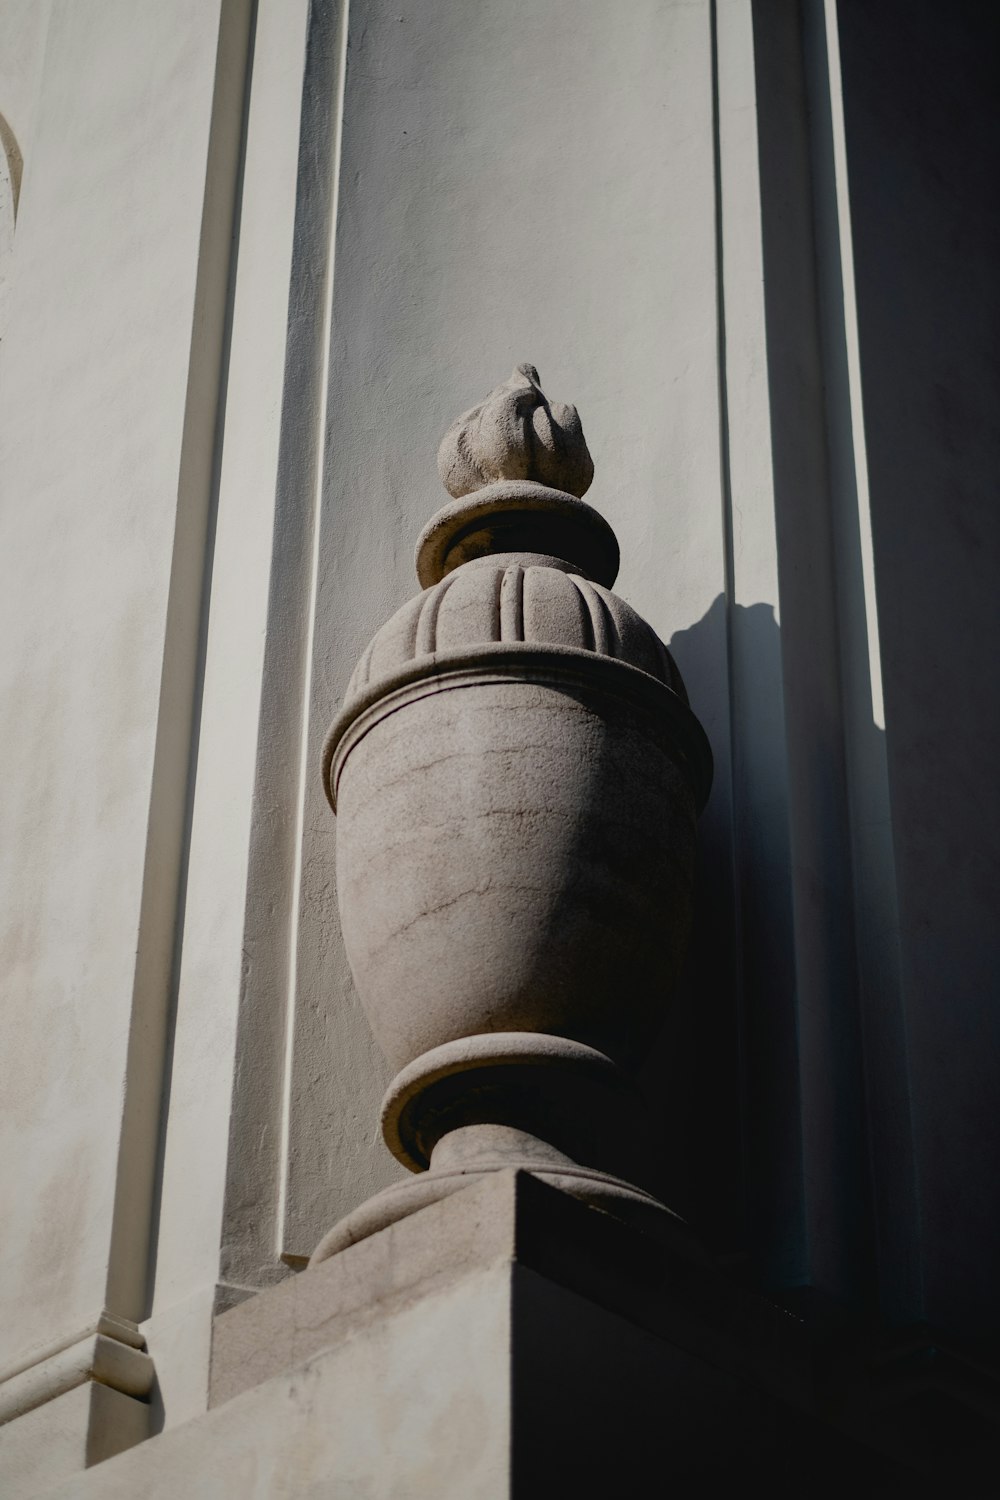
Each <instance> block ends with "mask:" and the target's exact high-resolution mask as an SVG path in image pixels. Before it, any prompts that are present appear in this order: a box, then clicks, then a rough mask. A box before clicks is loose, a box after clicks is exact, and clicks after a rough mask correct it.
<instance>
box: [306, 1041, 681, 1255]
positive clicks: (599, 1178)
mask: <svg viewBox="0 0 1000 1500" xmlns="http://www.w3.org/2000/svg"><path fill="white" fill-rule="evenodd" d="M638 1108H639V1103H638V1099H637V1096H636V1094H635V1091H634V1089H633V1087H632V1085H631V1083H630V1081H629V1079H628V1078H627V1076H626V1075H625V1074H624V1072H623V1071H622V1070H621V1068H620V1067H619V1066H618V1065H617V1064H616V1063H614V1062H613V1061H612V1060H611V1059H610V1058H608V1057H606V1056H605V1055H604V1054H603V1053H601V1052H598V1051H597V1050H596V1049H595V1048H592V1047H586V1046H584V1045H583V1044H582V1043H580V1042H574V1041H571V1040H569V1039H567V1038H565V1037H556V1036H550V1035H547V1034H541V1033H532V1032H496V1033H492V1034H488V1035H482V1036H474V1037H464V1038H461V1039H459V1040H457V1041H455V1042H451V1043H448V1044H447V1045H445V1046H443V1047H437V1048H435V1049H434V1050H433V1051H432V1052H429V1053H425V1054H424V1056H422V1057H419V1058H417V1059H416V1061H415V1062H413V1063H411V1064H410V1066H409V1067H407V1068H405V1069H404V1070H403V1071H402V1072H401V1073H400V1074H399V1075H398V1076H397V1077H396V1078H395V1079H394V1080H393V1083H392V1084H391V1085H390V1087H389V1090H388V1092H387V1094H386V1097H385V1101H384V1103H383V1108H382V1126H383V1133H384V1135H385V1139H386V1143H387V1145H388V1146H389V1148H390V1150H391V1151H392V1152H393V1154H394V1155H395V1156H396V1157H397V1158H398V1159H399V1160H400V1161H402V1162H403V1163H404V1164H405V1165H407V1166H408V1167H409V1168H410V1169H411V1171H414V1172H416V1173H417V1175H416V1176H415V1177H414V1178H413V1179H412V1180H411V1181H409V1182H401V1183H396V1184H394V1185H393V1186H392V1187H390V1188H386V1189H385V1190H384V1191H383V1192H381V1193H379V1194H377V1196H376V1197H374V1198H371V1199H369V1200H368V1202H367V1203H363V1204H362V1205H361V1207H360V1208H357V1209H355V1210H354V1212H353V1213H351V1214H349V1215H348V1216H347V1217H346V1218H344V1219H342V1220H341V1221H340V1223H339V1224H336V1225H335V1226H334V1227H333V1229H331V1230H330V1232H329V1233H328V1234H327V1235H325V1236H324V1238H323V1239H322V1240H321V1242H320V1244H319V1245H318V1246H317V1247H316V1250H315V1251H314V1253H313V1256H312V1259H311V1260H310V1265H318V1264H320V1263H321V1262H322V1261H324V1260H327V1259H329V1257H330V1256H331V1255H335V1254H337V1253H338V1251H340V1250H344V1249H346V1248H347V1247H348V1246H349V1245H352V1244H355V1243H356V1242H357V1241H359V1240H362V1239H365V1238H367V1236H368V1235H371V1234H376V1233H377V1232H378V1231H379V1230H381V1229H386V1228H388V1226H389V1225H390V1224H394V1223H396V1222H397V1221H398V1220H400V1219H404V1218H407V1217H408V1216H409V1215H410V1214H412V1213H416V1212H417V1211H418V1210H419V1209H422V1208H426V1207H428V1206H429V1205H430V1204H432V1203H437V1202H439V1201H440V1200H441V1199H443V1198H447V1197H449V1196H450V1195H451V1194H452V1193H455V1192H459V1191H460V1190H461V1189H462V1188H465V1187H468V1186H470V1185H471V1184H472V1183H473V1182H476V1181H479V1180H481V1179H482V1178H484V1177H486V1176H488V1175H490V1174H491V1173H493V1172H498V1171H510V1170H512V1169H513V1170H516V1171H523V1172H529V1173H530V1174H531V1175H532V1176H534V1177H538V1178H540V1179H541V1180H542V1181H543V1182H546V1183H548V1184H549V1185H550V1186H551V1187H554V1188H557V1189H559V1190H560V1191H561V1192H564V1193H567V1194H568V1195H569V1196H570V1197H573V1198H576V1199H578V1200H579V1201H581V1202H583V1203H586V1204H588V1205H589V1206H590V1207H592V1208H595V1209H598V1210H600V1211H602V1212H605V1213H608V1214H610V1215H612V1216H613V1217H615V1218H618V1219H621V1220H623V1221H624V1222H626V1223H629V1224H631V1225H632V1226H633V1227H635V1228H637V1229H639V1230H642V1231H644V1232H645V1233H647V1234H650V1235H652V1236H654V1237H655V1238H657V1239H659V1240H660V1241H661V1242H664V1243H669V1244H670V1245H671V1246H673V1247H675V1248H677V1249H681V1248H683V1249H684V1250H685V1252H686V1253H687V1254H688V1255H692V1254H695V1255H696V1254H697V1242H696V1241H695V1239H694V1236H693V1235H692V1234H691V1232H690V1230H689V1229H688V1227H687V1225H686V1224H685V1223H684V1221H683V1220H682V1219H680V1218H679V1217H678V1216H677V1215H676V1214H674V1213H673V1212H672V1211H671V1210H670V1209H668V1208H667V1207H666V1206H665V1205H664V1204H663V1203H661V1202H660V1201H659V1200H658V1199H657V1198H655V1197H653V1195H652V1194H650V1193H647V1192H645V1191H644V1190H643V1189H642V1188H640V1187H637V1186H635V1185H634V1184H633V1183H632V1182H630V1181H629V1180H628V1179H627V1178H626V1177H624V1176H621V1175H618V1173H617V1172H615V1171H613V1170H611V1168H612V1167H613V1166H614V1165H615V1164H617V1163H623V1164H625V1165H626V1166H627V1167H631V1166H633V1165H634V1164H635V1163H634V1162H633V1161H632V1160H631V1159H630V1158H631V1157H634V1150H633V1149H630V1148H634V1143H635V1141H636V1140H637V1139H641V1132H639V1131H637V1130H636V1129H635V1114H636V1111H637V1109H638ZM591 1121H593V1122H595V1124H596V1122H599V1126H597V1128H588V1122H591ZM585 1162H590V1163H593V1165H584V1164H583V1163H585Z"/></svg>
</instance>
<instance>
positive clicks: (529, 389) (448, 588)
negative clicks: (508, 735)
mask: <svg viewBox="0 0 1000 1500" xmlns="http://www.w3.org/2000/svg"><path fill="white" fill-rule="evenodd" d="M438 469H439V472H440V475H441V478H442V480H443V482H444V485H445V488H446V489H447V490H448V491H449V493H450V494H451V495H452V497H453V498H452V501H451V503H450V504H448V505H446V506H444V508H443V509H442V510H439V511H438V512H437V514H436V515H435V516H433V517H432V518H431V520H430V521H429V522H428V524H427V525H426V526H425V528H424V530H423V532H422V534H421V536H420V539H419V542H418V544H417V556H416V565H417V577H418V579H419V581H420V583H421V584H422V585H423V586H424V587H423V592H422V593H421V594H418V595H417V597H416V598H414V599H411V600H410V601H409V602H408V603H406V604H404V605H403V606H402V608H401V609H399V610H397V612H396V613H395V614H394V615H393V616H392V618H391V619H390V620H388V621H387V622H386V624H385V625H383V626H382V628H381V629H380V630H379V631H377V632H376V634H375V636H374V638H373V639H372V641H371V642H370V644H369V645H368V647H367V649H366V650H365V652H364V654H363V656H362V657H361V660H360V661H359V662H358V665H357V667H356V668H355V670H354V673H353V675H352V677H351V680H350V682H349V684H348V688H347V693H346V695H345V698H344V702H343V704H342V707H341V710H340V713H339V714H338V716H337V718H336V720H335V722H334V724H333V726H332V727H331V730H330V733H329V735H328V737H327V742H326V746H325V749H324V762H323V778H324V784H325V785H326V787H327V794H328V796H329V798H330V801H331V804H332V805H333V806H334V807H335V806H336V789H335V784H334V783H335V781H336V776H337V774H339V773H337V772H336V769H335V767H334V757H335V755H336V756H337V758H338V761H342V760H343V758H344V756H345V755H346V754H347V753H348V749H349V745H350V743H352V742H353V740H354V738H355V737H356V736H357V734H358V733H359V732H360V731H359V729H358V724H359V723H361V722H362V721H367V720H368V719H370V717H371V713H372V712H373V711H375V710H376V705H380V706H379V707H378V709H377V712H379V713H382V712H384V711H387V705H388V704H389V702H390V701H392V702H395V701H396V700H397V697H398V694H399V693H400V692H407V693H409V692H410V691H411V690H412V685H413V684H414V683H415V682H417V681H422V682H424V684H425V686H426V685H428V684H430V682H431V681H432V680H437V681H440V679H441V678H442V677H443V675H445V674H451V675H452V677H454V674H455V673H459V672H460V673H467V672H468V671H469V670H470V668H471V669H472V670H486V671H498V670H503V671H508V672H512V673H521V674H522V675H523V674H524V673H530V672H532V671H536V670H538V669H539V658H540V657H544V659H545V663H546V666H545V669H546V670H548V669H549V668H550V667H552V664H553V661H554V660H555V659H556V658H558V659H559V667H558V670H559V671H561V672H564V673H565V672H569V673H570V675H572V674H573V673H576V674H577V675H579V674H580V673H581V672H582V673H583V674H584V676H585V677H586V678H587V680H588V681H593V680H594V679H595V674H596V675H597V677H599V678H600V680H601V681H602V682H604V683H605V684H608V683H610V681H611V679H612V678H613V679H614V681H615V684H616V688H615V690H616V691H620V692H622V693H624V694H625V695H626V696H631V697H632V698H634V699H635V698H638V699H641V700H643V701H644V702H645V704H646V707H647V709H648V710H650V711H651V712H652V714H653V717H654V718H655V719H656V720H657V721H658V722H662V724H663V725H664V726H666V725H669V732H670V736H671V741H672V744H673V745H674V747H675V749H676V751H677V753H678V754H679V755H680V757H681V759H682V760H683V762H684V763H685V765H686V766H687V768H688V771H689V773H690V776H691V780H692V784H693V786H694V789H695V794H696V799H697V802H698V805H699V806H701V805H703V804H704V801H705V799H706V797H707V795H708V789H709V786H710V785H711V776H712V771H711V752H710V750H709V748H708V742H707V740H706V739H705V735H704V731H703V730H702V728H701V726H700V725H699V724H698V721H697V720H696V719H695V717H694V715H693V714H692V713H691V710H690V708H689V707H688V706H687V694H686V692H685V690H684V683H683V682H682V680H681V675H680V673H679V672H678V670H677V667H676V665H675V663H674V661H673V658H672V657H671V655H670V653H669V651H668V650H667V648H666V646H665V645H664V644H663V642H662V641H661V640H660V638H659V637H658V636H657V634H656V632H655V631H654V630H653V629H652V627H651V626H649V625H647V624H646V622H645V620H643V619H642V617H641V616H640V615H638V614H637V613H636V611H635V610H634V609H632V607H631V605H628V604H626V603H625V601H624V600H623V599H619V598H618V596H617V595H616V594H613V593H612V592H611V587H610V586H611V584H612V583H614V580H615V575H616V574H617V571H618V542H617V540H616V538H615V534H614V532H613V531H612V530H611V527H610V526H609V525H608V523H607V521H605V519H604V517H603V516H602V515H600V514H599V512H598V511H596V510H594V508H593V507H592V506H590V505H588V504H587V503H586V501H585V500H583V498H582V496H583V493H584V491H585V490H586V489H587V488H588V486H589V484H590V481H591V479H592V477H593V473H594V466H593V463H592V461H591V457H590V453H589V451H588V449H587V443H586V439H585V438H584V435H583V428H582V427H581V425H580V418H579V416H578V414H577V411H576V408H575V407H572V406H562V405H558V404H556V403H550V402H549V401H548V400H547V399H546V397H545V395H544V394H543V392H542V390H541V387H540V385H539V383H538V372H537V371H536V370H535V368H534V366H532V365H518V367H517V368H516V369H515V371H514V373H513V375H512V376H511V377H510V379H509V380H507V381H505V382H504V383H503V385H500V386H498V387H497V388H496V389H495V390H494V391H492V392H491V393H490V395H489V396H488V397H487V398H486V400H485V401H483V402H480V404H479V405H478V406H475V407H472V408H470V410H469V411H467V412H465V413H463V415H462V416H461V417H460V418H459V419H458V421H457V422H456V423H454V424H453V425H452V427H450V428H449V430H448V432H447V433H446V434H445V436H444V439H443V441H442V443H441V448H440V451H439V454H438ZM501 658H502V662H501ZM595 658H596V659H598V660H599V662H600V665H599V666H598V661H597V660H595ZM422 690H423V689H421V691H422ZM664 690H666V691H664ZM331 772H333V781H331Z"/></svg>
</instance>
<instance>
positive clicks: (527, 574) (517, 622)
mask: <svg viewBox="0 0 1000 1500" xmlns="http://www.w3.org/2000/svg"><path fill="white" fill-rule="evenodd" d="M522 641H523V642H525V643H527V644H529V645H534V646H573V647H576V648H577V649H580V650H584V651H593V652H595V653H596V654H597V655H599V656H610V657H614V658H615V659H616V660H618V661H624V662H628V663H629V665H630V666H633V667H639V668H640V669H641V670H642V671H643V672H648V673H649V675H650V676H651V677H655V678H657V679H658V680H659V681H660V682H662V683H665V684H666V686H667V687H669V688H672V689H673V691H674V692H676V693H679V694H680V695H681V696H682V697H684V698H686V694H685V692H684V684H683V682H682V681H681V676H680V673H679V672H678V670H677V668H676V666H675V665H674V662H673V658H672V657H671V655H670V653H669V652H668V650H667V648H666V647H665V646H664V644H663V642H662V641H661V640H660V639H659V637H658V636H657V635H656V633H655V631H653V630H652V629H651V628H650V627H649V626H648V625H647V624H646V622H645V621H644V620H643V619H642V617H641V616H640V615H638V614H636V612H635V610H634V609H632V607H631V606H630V605H628V604H626V603H625V601H624V600H623V599H619V598H618V596H617V595H616V594H613V593H612V592H611V590H610V589H606V588H604V587H603V586H602V585H601V584H599V583H593V582H591V580H590V579H589V578H584V577H582V576H581V575H580V574H578V573H574V572H569V571H565V570H563V569H562V568H558V567H553V566H551V565H544V564H531V563H527V564H522V563H520V562H511V561H509V560H507V559H502V558H497V559H496V561H495V562H494V561H484V562H482V563H479V564H476V565H474V566H471V567H465V568H460V569H459V570H457V571H456V572H454V573H449V574H448V575H447V576H446V577H445V578H443V579H442V580H441V582H440V583H437V584H435V585H434V586H433V588H429V589H425V590H424V592H423V593H422V594H419V595H418V596H417V598H416V599H411V600H410V601H409V602H408V603H407V604H404V605H403V607H402V609H400V610H398V611H397V613H396V614H395V615H393V617H392V619H391V620H389V621H387V623H386V624H385V625H383V627H382V629H381V630H380V631H379V632H378V634H377V635H376V636H375V639H374V640H373V641H372V643H371V645H370V646H369V648H368V650H367V651H366V652H365V654H364V656H363V657H362V658H361V661H360V662H359V663H358V666H357V669H356V670H355V673H354V676H353V677H352V678H351V682H350V685H349V687H348V692H347V698H348V700H349V699H350V698H352V697H354V696H355V695H357V694H360V693H362V692H364V691H365V690H366V689H367V688H369V687H371V686H372V685H373V684H375V683H377V682H379V681H380V680H382V679H383V678H387V677H390V676H391V675H392V674H393V673H395V672H397V671H399V670H400V668H402V667H405V666H407V665H408V664H409V663H410V662H412V661H416V660H418V659H419V658H421V657H427V656H434V655H436V654H437V653H439V652H450V651H459V650H468V649H470V648H474V647H476V646H478V645H494V644H497V643H504V644H507V643H516V642H522Z"/></svg>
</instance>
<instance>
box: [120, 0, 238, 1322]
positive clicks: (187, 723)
mask: <svg viewBox="0 0 1000 1500" xmlns="http://www.w3.org/2000/svg"><path fill="white" fill-rule="evenodd" d="M255 15H256V0H222V4H221V6H220V12H219V31H218V43H217V53H216V67H215V79H214V87H213V95H212V109H211V119H210V125H209V139H208V150H207V156H206V171H205V191H204V204H203V210H202V223H201V237H200V242H199V246H198V271H197V279H196V286H195V300H194V309H193V317H192V339H191V351H190V359H189V365H188V386H187V394H186V401H185V416H184V429H183V436H182V442H181V457H180V471H179V475H178V493H177V516H176V524H175V531H174V546H173V555H172V559H171V573H170V588H169V595H168V602H167V617H166V630H165V640H164V655H163V666H162V672H161V680H160V696H159V704H158V712H157V727H156V744H155V750H154V759H153V773H152V785H151V792H150V806H149V822H148V831H147V841H146V856H145V863H144V869H143V884H142V896H141V902H140V915H139V933H138V945H137V953H136V966H135V977H134V982H133V995H132V1012H131V1021H130V1029H129V1041H128V1057H127V1067H126V1078H125V1095H124V1101H123V1109H122V1124H121V1132H120V1142H121V1144H120V1148H119V1157H118V1168H117V1177H116V1183H115V1203H114V1210H113V1218H112V1228H111V1246H110V1254H109V1267H108V1276H107V1285H106V1292H105V1298H106V1305H107V1307H108V1308H109V1310H111V1311H112V1312H114V1313H117V1314H118V1315H120V1316H123V1317H126V1318H131V1319H133V1320H136V1321H138V1320H140V1319H142V1318H144V1317H145V1316H146V1315H147V1313H148V1311H149V1291H150V1278H151V1265H150V1257H151V1253H152V1247H153V1245H154V1243H155V1226H156V1219H157V1214H158V1201H157V1200H158V1180H159V1175H160V1166H161V1155H162V1128H163V1119H164V1116H165V1108H166V1100H167V1095H168V1091H169V1081H168V1077H167V1073H168V1059H169V1052H170V1033H171V1027H172V1020H173V1013H174V1006H175V1001H176V981H177V973H178V961H179V952H180V943H181V938H182V932H181V922H182V912H183V895H184V887H185V882H186V876H187V869H186V860H187V848H188V841H189V836H190V825H191V815H192V808H193V790H194V778H195V771H196V763H197V735H198V725H199V720H200V696H201V687H202V679H203V675H204V658H205V645H206V638H207V623H208V601H209V589H210V579H211V555H212V548H213V540H214V529H215V510H216V503H217V496H218V481H219V470H220V462H221V434H222V424H223V416H224V412H225V403H226V384H227V370H228V357H229V345H230V337H231V323H232V297H233V285H234V280H235V263H236V255H237V225H238V214H239V203H240V198H241V193H242V175H243V163H244V155H245V149H246V125H247V111H248V104H249V78H250V70H251V66H252V60H253V38H254V27H255Z"/></svg>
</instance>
